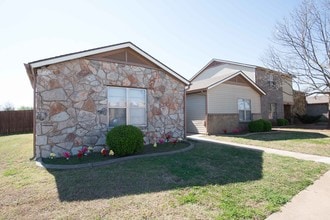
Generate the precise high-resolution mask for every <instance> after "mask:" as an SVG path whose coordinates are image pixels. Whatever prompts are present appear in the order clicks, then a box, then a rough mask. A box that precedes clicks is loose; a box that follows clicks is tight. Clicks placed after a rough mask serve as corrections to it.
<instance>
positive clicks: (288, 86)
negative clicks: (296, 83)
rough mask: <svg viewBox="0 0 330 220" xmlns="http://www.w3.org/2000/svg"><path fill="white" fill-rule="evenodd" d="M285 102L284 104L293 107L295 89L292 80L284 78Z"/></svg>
mask: <svg viewBox="0 0 330 220" xmlns="http://www.w3.org/2000/svg"><path fill="white" fill-rule="evenodd" d="M282 82H283V83H282V86H283V102H284V104H288V105H293V103H294V102H293V89H292V80H291V79H290V78H283V80H282Z"/></svg>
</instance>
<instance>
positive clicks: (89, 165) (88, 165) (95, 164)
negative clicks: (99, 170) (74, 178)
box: [36, 141, 194, 170]
mask: <svg viewBox="0 0 330 220" xmlns="http://www.w3.org/2000/svg"><path fill="white" fill-rule="evenodd" d="M187 142H188V143H189V146H188V147H186V148H183V149H180V150H174V151H168V152H163V153H152V154H141V155H133V156H127V157H120V158H116V159H109V160H106V161H100V162H93V163H82V164H70V165H63V164H46V163H43V162H42V160H41V158H39V159H37V160H36V165H37V166H39V167H43V168H45V169H54V170H69V169H80V168H93V167H99V166H105V165H109V164H113V163H118V162H122V161H127V160H133V159H139V158H145V157H156V156H165V155H172V154H177V153H182V152H186V151H189V150H192V149H193V148H194V144H193V143H192V142H190V141H187Z"/></svg>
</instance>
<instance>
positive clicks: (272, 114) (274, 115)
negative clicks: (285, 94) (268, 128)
mask: <svg viewBox="0 0 330 220" xmlns="http://www.w3.org/2000/svg"><path fill="white" fill-rule="evenodd" d="M276 107H277V105H276V103H271V104H270V105H269V116H268V118H269V119H273V120H274V119H277V111H276V109H277V108H276Z"/></svg>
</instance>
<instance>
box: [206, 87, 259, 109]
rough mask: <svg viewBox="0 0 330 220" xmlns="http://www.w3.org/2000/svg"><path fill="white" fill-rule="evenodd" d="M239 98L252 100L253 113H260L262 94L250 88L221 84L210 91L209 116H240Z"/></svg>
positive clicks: (208, 96) (208, 94) (208, 100)
mask: <svg viewBox="0 0 330 220" xmlns="http://www.w3.org/2000/svg"><path fill="white" fill-rule="evenodd" d="M239 98H243V99H250V100H251V105H252V106H251V107H252V109H251V110H252V113H260V109H261V106H260V94H259V93H257V92H256V91H255V90H254V89H252V88H251V87H249V86H240V85H233V84H226V83H223V84H220V85H219V86H217V87H214V88H212V89H210V90H208V93H207V105H208V106H207V109H208V114H219V113H220V114H233V113H235V114H238V104H237V101H238V99H239Z"/></svg>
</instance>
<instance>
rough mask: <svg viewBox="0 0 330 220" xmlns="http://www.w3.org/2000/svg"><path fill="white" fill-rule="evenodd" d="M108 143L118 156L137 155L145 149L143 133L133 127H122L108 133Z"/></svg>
mask: <svg viewBox="0 0 330 220" xmlns="http://www.w3.org/2000/svg"><path fill="white" fill-rule="evenodd" d="M106 143H107V145H108V146H109V148H110V149H111V150H112V151H113V152H114V153H115V155H116V156H119V157H122V156H127V155H131V154H135V153H138V152H140V151H142V149H143V133H142V131H141V130H140V129H139V128H137V127H134V126H132V125H120V126H117V127H114V128H113V129H111V130H110V131H109V132H108V133H107V138H106Z"/></svg>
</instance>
